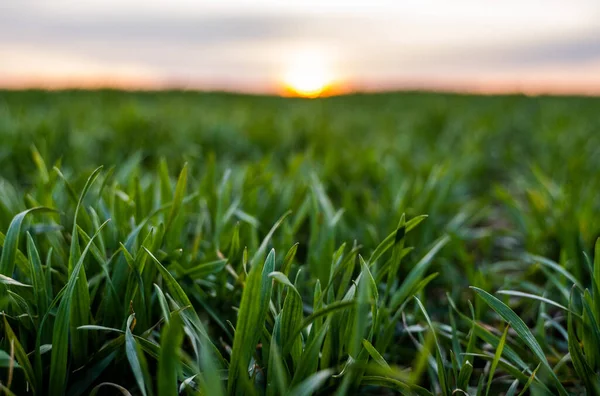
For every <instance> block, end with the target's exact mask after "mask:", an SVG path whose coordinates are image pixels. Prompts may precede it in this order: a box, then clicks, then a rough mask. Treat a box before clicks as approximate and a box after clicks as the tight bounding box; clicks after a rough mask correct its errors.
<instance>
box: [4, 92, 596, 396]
mask: <svg viewBox="0 0 600 396" xmlns="http://www.w3.org/2000/svg"><path fill="white" fill-rule="evenodd" d="M599 107H600V99H595V98H575V97H573V98H552V97H543V98H534V97H524V96H504V97H481V96H461V95H445V94H416V93H415V94H411V93H405V94H379V95H354V96H345V97H336V98H328V99H317V100H301V99H281V98H275V97H258V96H242V95H230V94H217V93H215V94H199V93H193V92H187V93H186V92H163V93H127V92H118V91H89V92H86V91H81V92H77V91H67V92H55V93H48V92H40V91H27V92H0V142H1V143H0V245H1V246H2V247H1V255H0V311H1V312H2V318H1V319H0V393H1V392H5V393H6V394H9V395H10V394H16V395H27V394H36V395H44V394H50V395H62V394H67V395H83V394H115V393H119V392H120V393H122V394H126V395H127V394H132V395H175V394H177V393H181V394H206V395H220V394H223V395H224V394H256V395H263V394H265V395H277V394H293V395H311V394H322V395H329V394H339V395H343V394H357V393H366V394H381V393H384V394H385V393H386V392H387V393H391V392H398V393H401V394H417V395H429V394H442V395H452V394H463V395H464V394H469V395H487V394H490V395H493V394H501V393H505V394H507V395H518V394H522V393H523V394H526V393H528V392H529V393H531V394H535V395H543V394H572V393H573V394H581V393H583V392H587V394H598V393H600V377H599V374H598V373H599V370H600V243H596V240H597V238H598V237H599V236H600V200H599V198H598V197H600V195H599V192H600V118H598V117H597V111H598V108H599Z"/></svg>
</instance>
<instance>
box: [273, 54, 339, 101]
mask: <svg viewBox="0 0 600 396" xmlns="http://www.w3.org/2000/svg"><path fill="white" fill-rule="evenodd" d="M283 84H284V85H285V88H286V89H287V90H288V91H290V92H292V93H294V94H296V95H298V96H304V97H308V98H313V97H317V96H320V95H321V94H323V92H324V91H326V90H327V89H328V88H329V87H330V86H331V84H332V77H331V71H330V70H329V67H328V65H327V63H326V62H325V60H324V59H323V57H322V56H319V55H318V54H313V53H302V54H299V55H298V56H296V57H295V58H294V59H293V61H292V62H291V64H290V66H289V68H288V70H287V71H286V72H285V74H284V76H283Z"/></svg>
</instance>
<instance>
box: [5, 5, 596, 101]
mask: <svg viewBox="0 0 600 396" xmlns="http://www.w3.org/2000/svg"><path fill="white" fill-rule="evenodd" d="M321 80H322V81H323V83H327V84H333V85H334V86H339V87H341V88H343V89H347V90H376V89H395V88H444V89H467V90H482V91H495V90H500V91H501V90H517V91H532V92H536V91H564V92H587V93H589V92H592V93H593V92H600V1H598V0H564V1H558V0H540V1H537V0H503V1H491V0H489V1H487V0H479V1H475V0H472V1H471V0H453V1H446V0H421V1H401V0H397V1H375V0H372V1H368V0H362V1H359V0H346V1H311V0H309V1H300V0H298V1H293V0H287V1H258V2H257V1H253V2H251V1H241V0H237V1H231V0H230V1H218V2H217V1H213V2H209V1H191V0H189V1H188V0H186V1H170V2H167V1H162V2H157V1H148V0H146V1H142V0H104V1H100V0H95V1H86V2H80V1H65V0H53V1H42V0H22V1H11V0H8V1H2V2H0V86H4V87H22V86H42V87H62V86H81V85H84V86H94V85H109V86H125V87H127V86H129V87H149V88H155V87H170V86H173V87H183V88H200V89H226V90H243V91H252V92H277V91H279V90H280V89H281V85H282V84H283V83H287V84H304V85H306V86H310V85H311V83H313V84H317V85H318V84H319V81H321Z"/></svg>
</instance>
